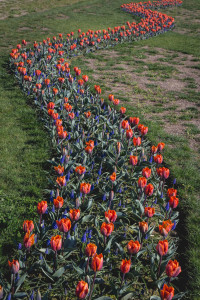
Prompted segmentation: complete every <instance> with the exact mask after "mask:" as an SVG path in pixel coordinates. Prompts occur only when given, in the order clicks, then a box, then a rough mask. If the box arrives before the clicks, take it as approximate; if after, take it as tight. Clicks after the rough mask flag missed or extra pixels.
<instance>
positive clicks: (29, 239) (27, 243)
mask: <svg viewBox="0 0 200 300" xmlns="http://www.w3.org/2000/svg"><path fill="white" fill-rule="evenodd" d="M34 237H35V234H32V235H30V231H28V232H27V233H26V234H25V236H24V247H25V248H27V249H30V248H31V246H33V245H34V243H35V239H34Z"/></svg>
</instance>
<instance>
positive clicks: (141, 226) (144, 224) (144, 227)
mask: <svg viewBox="0 0 200 300" xmlns="http://www.w3.org/2000/svg"><path fill="white" fill-rule="evenodd" d="M139 229H140V231H141V232H142V233H146V232H147V231H148V223H147V222H139Z"/></svg>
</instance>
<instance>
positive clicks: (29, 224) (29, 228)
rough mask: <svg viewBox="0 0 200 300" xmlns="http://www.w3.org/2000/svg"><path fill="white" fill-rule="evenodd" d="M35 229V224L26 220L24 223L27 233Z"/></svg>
mask: <svg viewBox="0 0 200 300" xmlns="http://www.w3.org/2000/svg"><path fill="white" fill-rule="evenodd" d="M33 229H34V223H33V221H31V220H30V221H29V220H26V221H24V223H23V230H24V231H25V232H28V231H30V232H31V231H33Z"/></svg>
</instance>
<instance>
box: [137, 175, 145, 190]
mask: <svg viewBox="0 0 200 300" xmlns="http://www.w3.org/2000/svg"><path fill="white" fill-rule="evenodd" d="M146 185H147V180H146V178H145V177H140V178H139V179H138V186H139V187H140V188H141V189H143V188H144V187H145V186H146Z"/></svg>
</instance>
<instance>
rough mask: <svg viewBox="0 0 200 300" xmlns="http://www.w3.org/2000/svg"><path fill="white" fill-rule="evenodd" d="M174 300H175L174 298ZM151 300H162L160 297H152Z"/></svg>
mask: <svg viewBox="0 0 200 300" xmlns="http://www.w3.org/2000/svg"><path fill="white" fill-rule="evenodd" d="M173 299H174V298H173ZM150 300H161V298H160V297H159V296H154V295H153V296H151V298H150Z"/></svg>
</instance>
